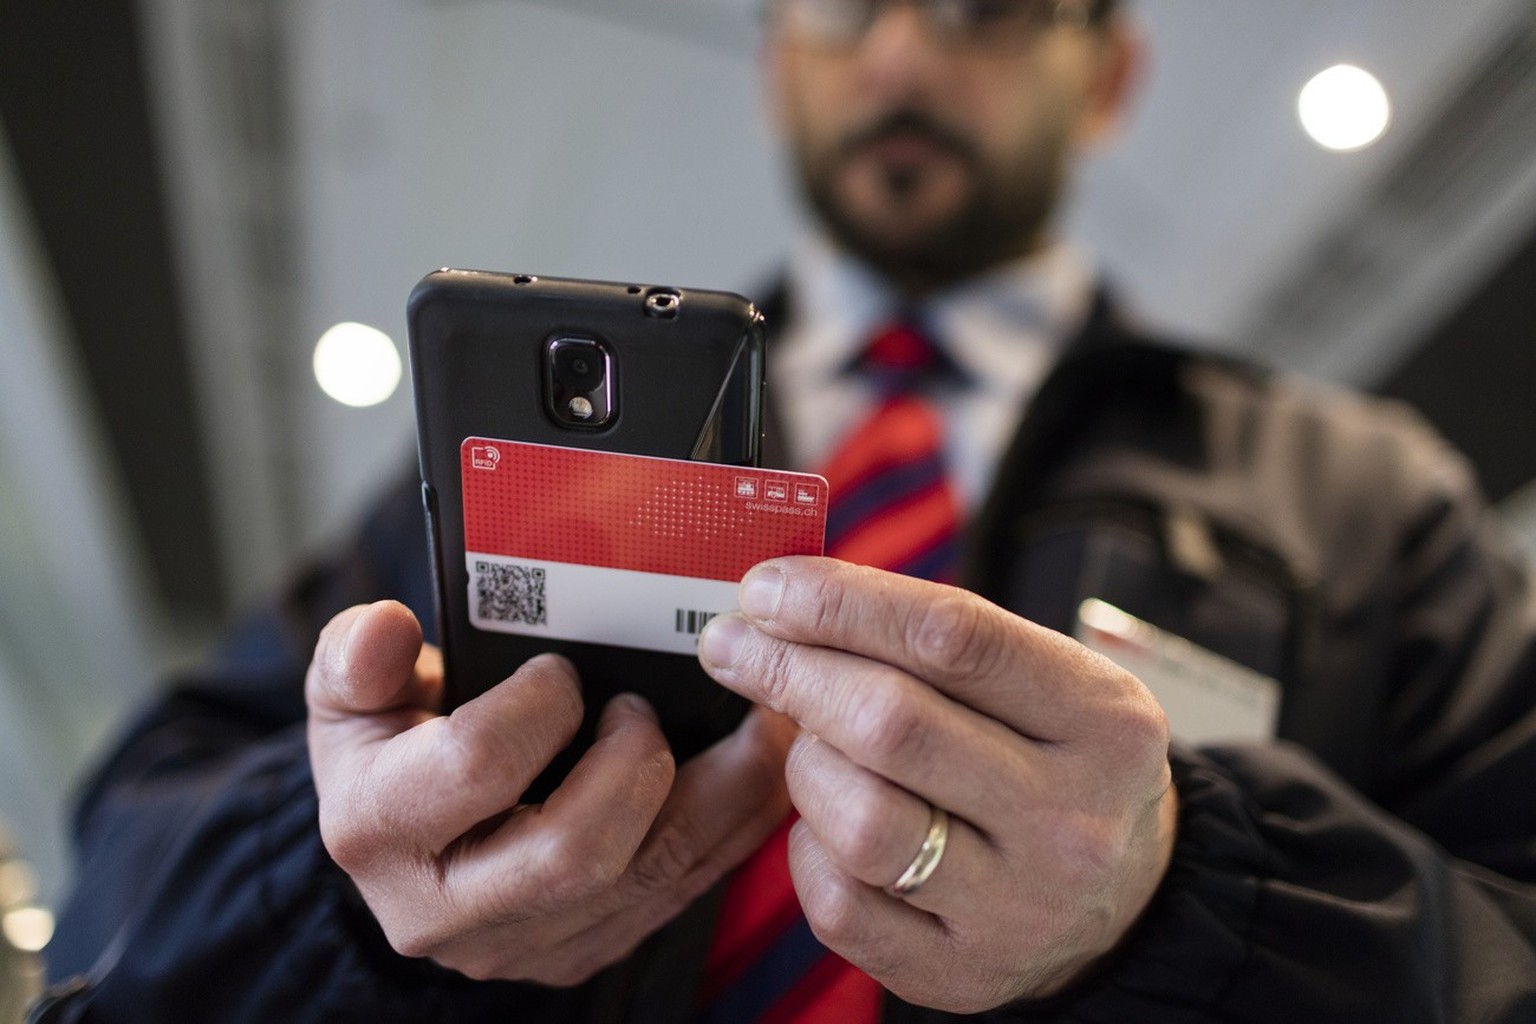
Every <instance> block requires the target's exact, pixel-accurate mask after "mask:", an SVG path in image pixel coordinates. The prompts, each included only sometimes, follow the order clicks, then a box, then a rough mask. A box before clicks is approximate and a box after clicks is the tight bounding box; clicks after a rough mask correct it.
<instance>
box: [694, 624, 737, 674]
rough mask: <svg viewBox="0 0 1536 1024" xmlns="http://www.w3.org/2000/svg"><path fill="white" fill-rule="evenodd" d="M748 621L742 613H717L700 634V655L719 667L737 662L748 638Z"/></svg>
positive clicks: (725, 666) (729, 665) (726, 666)
mask: <svg viewBox="0 0 1536 1024" xmlns="http://www.w3.org/2000/svg"><path fill="white" fill-rule="evenodd" d="M748 628H749V627H748V626H747V622H746V620H745V619H743V618H742V617H741V616H740V615H717V616H715V617H714V618H712V619H710V620H709V623H708V624H707V625H706V626H705V627H704V632H702V633H700V634H699V656H700V657H701V658H703V660H704V661H705V662H707V663H709V664H711V665H714V666H716V667H717V668H729V667H731V666H732V665H734V664H736V658H737V657H738V656H739V655H740V654H741V647H742V644H743V643H745V642H746V639H747V629H748Z"/></svg>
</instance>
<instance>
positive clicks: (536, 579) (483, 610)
mask: <svg viewBox="0 0 1536 1024" xmlns="http://www.w3.org/2000/svg"><path fill="white" fill-rule="evenodd" d="M544 581H545V574H544V570H543V569H540V568H539V567H537V566H532V565H517V564H502V563H497V562H481V561H477V562H475V598H476V600H477V602H478V605H479V609H480V616H479V617H480V618H481V619H487V620H491V621H495V622H522V623H526V624H528V625H530V626H543V625H547V624H548V622H549V609H548V608H546V607H545V605H544Z"/></svg>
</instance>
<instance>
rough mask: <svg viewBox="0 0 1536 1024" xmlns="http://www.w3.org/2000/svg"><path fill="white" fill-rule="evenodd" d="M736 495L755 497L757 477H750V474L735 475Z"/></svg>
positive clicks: (739, 496)
mask: <svg viewBox="0 0 1536 1024" xmlns="http://www.w3.org/2000/svg"><path fill="white" fill-rule="evenodd" d="M736 497H738V498H755V497H757V478H756V477H750V476H739V477H737V478H736Z"/></svg>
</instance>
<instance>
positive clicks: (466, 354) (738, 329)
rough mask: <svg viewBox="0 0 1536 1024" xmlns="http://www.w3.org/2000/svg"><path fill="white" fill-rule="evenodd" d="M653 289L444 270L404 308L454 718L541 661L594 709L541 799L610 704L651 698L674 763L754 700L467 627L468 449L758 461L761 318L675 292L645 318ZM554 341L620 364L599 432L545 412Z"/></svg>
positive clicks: (670, 670) (610, 653)
mask: <svg viewBox="0 0 1536 1024" xmlns="http://www.w3.org/2000/svg"><path fill="white" fill-rule="evenodd" d="M647 291H648V289H645V288H641V287H638V286H634V285H624V284H606V283H599V282H588V281H574V280H562V279H552V278H531V277H527V276H524V275H518V276H513V275H507V274H493V273H484V272H476V271H438V272H436V273H433V274H430V275H428V276H427V277H426V278H425V279H424V280H423V281H422V282H421V284H420V285H418V286H417V288H416V289H415V291H414V292H412V295H411V299H410V303H409V307H408V319H409V328H410V361H411V374H412V381H413V385H414V388H415V395H416V411H417V431H418V454H419V457H420V461H421V474H422V481H423V500H424V502H425V505H426V510H427V519H428V525H429V531H430V532H431V534H432V536H431V546H432V559H433V572H434V573H435V574H436V578H437V582H438V586H437V587H436V590H437V593H438V595H439V601H440V604H441V606H440V607H439V609H438V619H439V635H440V637H441V639H442V645H443V655H444V670H445V674H446V686H447V692H446V696H445V701H446V704H447V708H452V707H455V706H457V705H459V704H462V703H464V702H465V701H466V700H469V699H471V698H473V697H474V696H476V695H478V694H480V693H482V692H484V691H485V690H487V689H489V688H490V687H491V686H494V685H496V684H497V683H499V682H501V681H502V680H503V679H505V678H507V676H509V675H511V674H512V672H513V671H515V670H516V668H517V667H518V666H519V665H521V664H522V663H523V662H525V661H527V660H528V659H529V658H531V657H533V656H534V655H537V654H540V653H543V652H546V651H555V652H558V653H560V654H563V655H565V656H566V657H568V658H570V659H571V660H572V661H573V662H574V663H575V665H576V667H577V670H578V672H579V673H580V675H581V678H582V692H583V699H584V701H585V703H586V707H587V714H586V718H585V720H584V722H583V725H582V731H581V734H579V735H578V737H577V740H576V742H574V743H573V744H572V745H571V747H570V748H569V749H568V750H567V752H566V753H565V754H564V755H563V756H562V757H561V758H559V759H557V760H556V762H555V763H554V764H553V765H551V767H550V768H549V769H548V770H547V771H546V772H545V774H544V775H543V776H541V778H540V779H539V780H538V781H537V782H536V783H535V784H534V786H533V788H532V789H531V790H530V791H529V794H528V797H527V799H530V800H533V799H541V798H542V797H543V796H546V795H547V794H548V792H549V790H551V789H552V788H553V786H554V785H556V784H558V781H559V780H560V779H562V778H564V776H565V774H566V773H567V772H568V771H569V768H570V766H571V765H572V764H574V763H575V760H576V759H577V758H578V757H579V756H580V754H581V752H582V751H584V750H585V749H586V747H587V746H588V745H589V744H590V742H591V739H592V734H593V731H594V728H595V722H596V717H597V715H598V713H599V712H600V711H601V709H602V706H603V704H605V703H606V701H607V699H608V698H609V697H610V696H612V695H613V694H615V693H620V692H625V691H632V692H637V693H640V694H641V695H642V696H644V697H645V698H646V699H647V700H649V701H650V702H651V704H652V706H653V707H655V709H656V711H657V714H658V716H659V717H660V719H661V722H662V728H663V731H664V732H665V733H666V735H667V737H668V739H669V741H670V742H671V744H672V748H673V752H674V754H675V755H676V757H677V760H678V761H679V762H681V761H683V760H686V759H687V758H688V757H691V756H692V755H693V754H695V753H698V752H699V751H700V750H702V749H704V747H706V746H708V745H709V744H711V743H713V742H714V741H715V740H717V739H719V738H720V737H721V736H723V735H725V734H726V733H728V732H729V731H730V730H731V729H732V728H733V727H734V726H735V724H736V723H737V722H739V721H740V719H741V716H742V715H743V714H744V713H745V711H746V703H745V702H744V701H743V700H742V699H741V698H739V697H737V696H736V695H735V694H732V693H731V692H730V691H728V690H726V689H724V688H723V687H721V686H719V685H718V684H716V683H715V682H714V681H713V680H711V679H709V677H708V676H707V675H705V673H704V672H703V670H702V669H701V668H700V667H699V665H698V662H697V659H696V658H694V657H693V656H691V655H680V654H668V653H658V652H654V651H642V650H636V649H632V648H627V647H614V646H606V645H598V644H590V643H574V642H566V641H559V640H550V639H548V638H532V637H521V636H510V635H505V634H499V633H491V632H487V631H484V630H480V629H478V628H476V627H475V626H473V625H472V624H471V623H470V617H469V608H468V596H467V595H468V584H469V580H468V573H467V571H466V568H465V565H464V559H463V553H464V514H463V506H462V495H463V481H462V476H461V472H462V470H461V461H460V447H461V445H462V443H463V441H464V440H465V439H466V438H469V437H494V438H504V439H509V440H518V441H531V442H535V443H539V444H551V445H561V446H565V447H570V448H592V449H600V450H605V451H614V452H626V453H631V454H637V455H654V456H659V457H663V458H684V459H688V458H694V459H703V460H706V461H711V462H722V463H731V464H738V465H749V464H755V463H756V460H757V451H758V442H759V427H758V424H759V422H760V418H759V412H760V409H759V403H760V401H761V393H760V389H761V379H762V372H761V360H762V329H761V317H760V315H759V314H758V313H757V312H756V310H755V309H754V308H753V307H752V305H751V303H749V302H748V301H747V300H746V299H744V298H741V297H740V296H735V295H730V294H728V293H723V292H710V291H696V290H686V289H670V290H669V291H675V292H676V293H677V294H678V295H679V296H680V300H679V301H678V302H677V304H676V306H675V308H674V309H673V310H672V311H671V312H670V314H669V315H667V316H661V317H658V316H654V315H650V314H648V313H647V311H646V305H645V301H644V300H645V295H646V293H647ZM556 336H570V337H582V338H593V339H597V340H600V341H601V342H603V343H604V344H605V345H606V346H607V347H608V348H609V351H610V352H611V353H612V356H613V366H612V374H613V383H614V389H615V394H616V406H617V410H618V412H617V416H616V418H615V419H614V421H613V422H612V423H610V424H608V425H607V426H605V427H604V428H601V429H598V430H590V431H588V430H573V429H570V428H567V427H562V426H560V425H558V424H557V423H556V422H555V420H554V419H553V417H552V416H551V415H550V414H549V413H548V411H547V410H546V404H545V403H546V397H545V386H544V380H543V374H544V349H545V346H546V345H547V343H548V341H549V340H550V339H551V338H553V337H556ZM447 708H445V710H446V709H447Z"/></svg>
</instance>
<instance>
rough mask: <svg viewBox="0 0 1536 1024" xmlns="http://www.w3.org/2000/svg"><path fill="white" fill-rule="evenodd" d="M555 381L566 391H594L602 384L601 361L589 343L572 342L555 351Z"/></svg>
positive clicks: (593, 346)
mask: <svg viewBox="0 0 1536 1024" xmlns="http://www.w3.org/2000/svg"><path fill="white" fill-rule="evenodd" d="M554 356H555V379H556V380H557V381H559V382H560V385H561V386H562V387H564V388H565V389H566V390H568V391H573V392H577V393H586V392H589V391H596V390H597V389H598V388H599V387H600V386H601V385H602V383H603V359H602V356H601V355H600V354H599V353H598V352H597V351H596V346H595V345H593V344H592V343H590V342H581V341H572V342H567V343H565V344H562V345H560V346H559V347H558V348H556V349H555V352H554Z"/></svg>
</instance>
